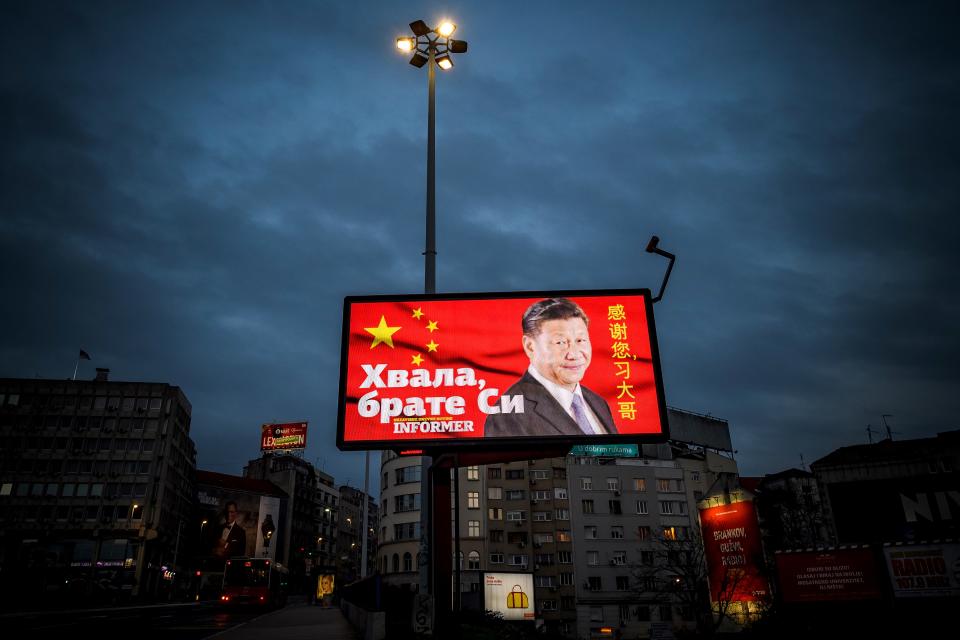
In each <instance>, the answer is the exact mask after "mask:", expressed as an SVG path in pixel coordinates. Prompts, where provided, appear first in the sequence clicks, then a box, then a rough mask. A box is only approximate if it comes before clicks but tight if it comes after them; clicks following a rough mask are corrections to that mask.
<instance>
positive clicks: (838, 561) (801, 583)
mask: <svg viewBox="0 0 960 640" xmlns="http://www.w3.org/2000/svg"><path fill="white" fill-rule="evenodd" d="M777 582H778V584H779V585H780V594H781V596H782V597H783V600H784V602H825V601H840V600H870V599H874V598H879V597H880V595H881V593H880V583H879V579H878V576H877V566H876V559H875V558H874V553H873V551H871V550H870V549H833V550H823V551H802V552H788V553H778V554H777Z"/></svg>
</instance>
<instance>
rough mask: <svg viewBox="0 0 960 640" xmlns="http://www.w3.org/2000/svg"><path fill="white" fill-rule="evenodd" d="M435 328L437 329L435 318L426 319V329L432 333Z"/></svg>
mask: <svg viewBox="0 0 960 640" xmlns="http://www.w3.org/2000/svg"><path fill="white" fill-rule="evenodd" d="M436 330H437V321H436V320H428V321H427V331H429V332H430V333H433V332H434V331H436Z"/></svg>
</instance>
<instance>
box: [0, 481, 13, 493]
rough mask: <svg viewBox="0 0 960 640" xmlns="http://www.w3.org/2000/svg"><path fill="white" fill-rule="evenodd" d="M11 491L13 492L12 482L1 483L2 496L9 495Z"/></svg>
mask: <svg viewBox="0 0 960 640" xmlns="http://www.w3.org/2000/svg"><path fill="white" fill-rule="evenodd" d="M11 493H13V483H12V482H4V483H3V484H2V485H0V496H8V495H10V494H11Z"/></svg>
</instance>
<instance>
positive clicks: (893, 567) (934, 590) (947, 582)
mask: <svg viewBox="0 0 960 640" xmlns="http://www.w3.org/2000/svg"><path fill="white" fill-rule="evenodd" d="M883 553H884V556H885V557H886V561H887V571H888V573H889V575H890V580H891V581H892V583H893V595H894V596H895V597H897V598H929V597H946V596H950V597H956V596H958V595H960V544H957V543H944V544H929V545H904V546H897V547H887V548H885V549H884V550H883Z"/></svg>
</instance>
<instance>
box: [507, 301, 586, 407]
mask: <svg viewBox="0 0 960 640" xmlns="http://www.w3.org/2000/svg"><path fill="white" fill-rule="evenodd" d="M523 350H524V352H526V354H527V357H528V358H530V363H531V364H532V365H533V366H534V367H535V368H536V370H537V371H538V372H539V373H540V375H542V376H543V377H544V378H546V379H547V380H550V381H551V382H554V383H556V384H558V385H560V386H561V387H563V388H564V389H567V390H568V391H573V390H574V389H576V388H577V384H578V383H579V382H580V380H581V379H582V378H583V374H585V373H586V372H587V367H588V366H590V356H591V354H592V349H591V348H590V334H589V333H587V325H586V323H585V322H584V321H583V320H582V319H580V318H567V319H566V320H547V321H545V322H543V323H541V324H540V333H538V334H537V335H536V336H534V337H530V336H526V335H525V336H523Z"/></svg>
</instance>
